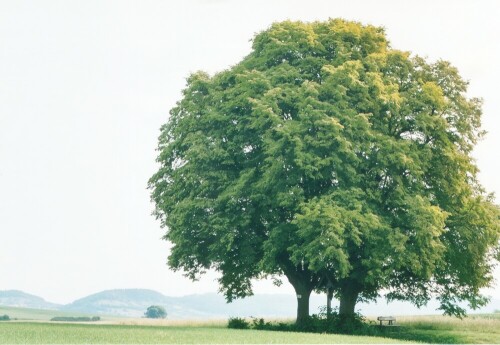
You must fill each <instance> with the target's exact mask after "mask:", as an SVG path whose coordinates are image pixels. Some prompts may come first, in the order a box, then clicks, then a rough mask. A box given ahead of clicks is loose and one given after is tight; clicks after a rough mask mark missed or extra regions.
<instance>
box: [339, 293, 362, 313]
mask: <svg viewBox="0 0 500 345" xmlns="http://www.w3.org/2000/svg"><path fill="white" fill-rule="evenodd" d="M358 295H359V292H358V291H357V290H354V289H352V288H349V287H348V286H347V287H344V288H342V290H341V291H340V306H339V314H340V316H352V315H354V308H355V307H356V302H357V300H358Z"/></svg>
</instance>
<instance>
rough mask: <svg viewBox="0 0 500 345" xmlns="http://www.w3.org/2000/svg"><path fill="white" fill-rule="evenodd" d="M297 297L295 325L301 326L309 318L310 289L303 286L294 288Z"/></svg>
mask: <svg viewBox="0 0 500 345" xmlns="http://www.w3.org/2000/svg"><path fill="white" fill-rule="evenodd" d="M294 289H295V294H296V295H297V321H296V324H297V325H299V326H300V325H303V324H304V323H305V322H306V321H307V319H308V318H309V297H310V296H311V292H312V289H310V288H308V287H304V286H300V285H299V286H294Z"/></svg>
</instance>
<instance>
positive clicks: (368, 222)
mask: <svg viewBox="0 0 500 345" xmlns="http://www.w3.org/2000/svg"><path fill="white" fill-rule="evenodd" d="M466 93H467V82H465V81H464V80H463V79H462V78H461V77H460V75H459V73H458V71H457V69H456V68H454V67H453V66H452V65H451V64H450V63H448V62H446V61H437V62H435V63H428V62H427V61H425V60H424V59H422V58H420V57H418V56H412V55H411V54H409V53H407V52H403V51H398V50H395V49H392V48H390V47H389V43H388V41H387V39H386V37H385V33H384V31H383V29H381V28H377V27H373V26H363V25H361V24H359V23H356V22H349V21H345V20H340V19H335V20H329V21H327V22H314V23H301V22H290V21H286V22H282V23H276V24H273V25H272V26H271V27H270V28H269V29H268V30H266V31H263V32H261V33H259V34H258V35H256V37H255V38H254V40H253V50H252V52H251V53H250V54H249V55H248V56H247V57H245V58H244V59H243V61H241V62H240V63H239V64H237V65H235V66H233V67H232V68H230V69H228V70H225V71H222V72H220V73H218V74H216V75H214V76H209V75H207V74H206V73H203V72H198V73H195V74H193V75H191V76H190V77H189V78H188V80H187V87H186V89H185V90H184V91H183V98H182V99H181V100H180V101H179V102H178V104H177V106H176V107H174V108H173V109H172V110H171V111H170V119H169V121H168V122H167V123H166V124H165V125H164V126H163V127H162V128H161V136H160V138H159V148H158V150H159V156H158V159H157V161H158V163H159V165H160V166H159V170H158V172H157V173H156V174H155V175H154V176H153V177H152V178H151V179H150V181H149V188H150V189H151V191H152V193H151V196H152V200H153V202H154V203H155V205H156V209H155V212H154V213H155V215H156V217H157V218H158V219H160V221H161V224H162V226H164V227H165V228H166V229H167V231H166V234H165V237H164V239H166V240H168V241H170V242H172V244H173V247H172V250H171V254H170V256H169V261H168V262H169V265H170V266H171V267H172V268H173V269H175V270H178V269H182V270H184V271H185V273H186V274H187V276H188V277H190V278H191V279H197V278H198V277H199V275H200V274H203V273H204V272H205V271H206V270H208V269H215V270H216V271H218V272H220V279H219V283H220V290H221V291H222V292H223V293H224V294H225V296H226V298H227V300H228V301H231V300H232V299H234V298H240V297H245V296H248V295H251V294H252V284H251V280H252V279H254V278H260V277H263V276H271V277H274V278H275V279H277V281H279V278H280V276H285V277H286V278H287V279H288V281H289V282H290V283H291V284H292V285H293V287H294V289H295V291H296V293H297V301H298V309H297V322H298V323H301V322H302V321H304V320H305V319H306V318H307V317H308V315H309V296H310V294H311V292H312V291H313V290H317V291H325V292H326V291H327V290H328V291H329V292H330V294H329V295H331V296H335V297H336V298H339V299H340V310H339V312H340V314H342V315H346V316H349V315H352V314H353V313H354V310H355V305H356V303H357V302H358V301H360V300H371V299H374V298H375V297H377V296H378V295H379V293H380V291H382V290H383V291H385V292H387V294H386V296H387V297H388V298H389V299H398V300H409V301H411V302H413V303H415V304H416V305H422V304H425V303H426V302H427V301H428V300H429V299H430V298H431V297H432V296H435V297H437V298H438V299H439V301H440V302H441V309H442V310H443V311H444V312H445V313H447V314H454V315H462V314H463V313H464V310H463V309H462V308H461V307H460V306H459V302H461V301H467V302H469V304H470V305H471V306H472V307H477V306H480V305H483V304H484V303H485V299H484V298H483V297H482V296H481V295H480V293H479V289H480V288H482V287H485V286H488V285H489V284H490V283H491V281H492V276H491V272H492V267H493V265H494V262H495V260H498V259H499V257H500V254H499V252H500V250H499V233H500V230H499V229H500V225H499V209H498V207H497V206H495V205H494V204H493V199H492V198H493V197H492V196H491V195H487V194H486V193H485V191H484V190H483V188H482V187H481V186H480V184H479V182H478V181H477V170H478V169H477V167H476V166H475V163H474V160H473V159H472V157H471V151H472V149H473V147H474V145H475V144H476V142H477V140H478V139H479V138H480V137H481V135H482V134H483V133H482V132H481V130H480V117H481V101H480V100H479V99H476V98H468V97H467V94H466Z"/></svg>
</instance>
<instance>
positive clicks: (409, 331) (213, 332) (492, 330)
mask: <svg viewBox="0 0 500 345" xmlns="http://www.w3.org/2000/svg"><path fill="white" fill-rule="evenodd" d="M3 314H8V315H9V316H10V317H11V318H15V319H17V320H13V321H5V322H0V344H231V343H232V344H236V343H237V344H277V343H280V344H326V343H329V344H352V343H357V344H359V343H362V344H377V343H386V344H387V343H410V342H413V343H415V342H425V343H447V344H458V343H460V344H465V343H489V344H495V343H496V344H500V314H488V315H486V314H484V315H470V316H469V317H467V318H465V319H463V320H460V319H456V318H451V317H444V316H413V317H397V322H398V324H400V325H401V327H399V328H395V329H394V328H393V329H385V330H384V331H382V332H381V334H380V335H379V336H376V337H374V336H348V335H337V334H313V333H293V332H276V331H258V330H235V329H227V328H226V320H191V321H186V320H168V319H167V320H150V319H132V318H118V317H106V316H104V317H102V316H101V320H102V321H99V322H85V323H64V322H50V321H48V320H50V318H52V317H54V316H82V314H78V315H77V314H75V313H69V312H59V311H50V310H36V309H24V308H10V307H0V315H3ZM371 322H373V323H375V321H374V319H372V320H371Z"/></svg>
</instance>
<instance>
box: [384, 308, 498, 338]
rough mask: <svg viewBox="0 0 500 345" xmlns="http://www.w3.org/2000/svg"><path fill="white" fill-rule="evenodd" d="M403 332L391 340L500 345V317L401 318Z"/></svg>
mask: <svg viewBox="0 0 500 345" xmlns="http://www.w3.org/2000/svg"><path fill="white" fill-rule="evenodd" d="M397 320H398V323H399V324H400V325H401V326H402V327H401V330H400V331H399V332H392V334H387V336H389V337H391V338H398V339H409V340H414V341H422V342H427V343H447V344H500V314H498V313H496V314H482V315H474V314H471V315H469V316H468V317H466V318H464V319H462V320H460V319H457V318H454V317H447V316H437V315H436V316H413V317H398V318H397Z"/></svg>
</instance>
